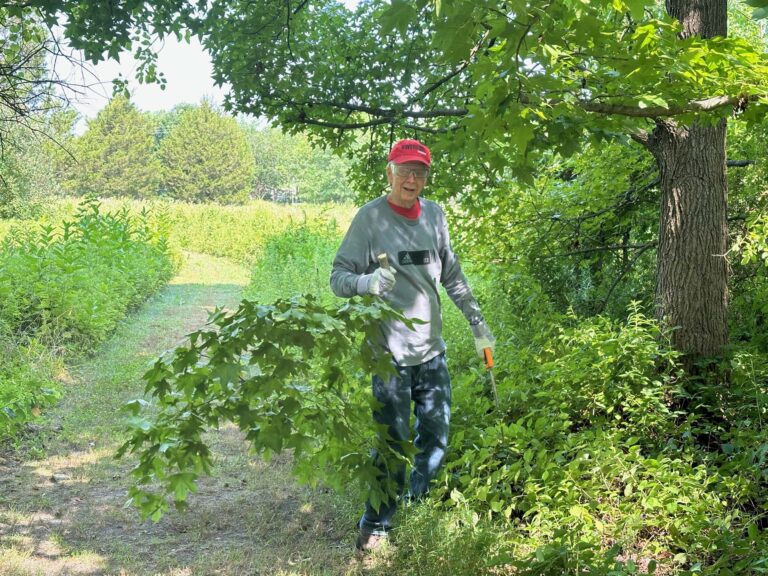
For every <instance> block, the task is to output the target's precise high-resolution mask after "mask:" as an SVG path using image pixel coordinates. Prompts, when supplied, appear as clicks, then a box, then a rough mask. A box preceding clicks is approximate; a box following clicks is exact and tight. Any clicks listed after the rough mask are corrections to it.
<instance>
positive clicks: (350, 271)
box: [331, 212, 370, 298]
mask: <svg viewBox="0 0 768 576" xmlns="http://www.w3.org/2000/svg"><path fill="white" fill-rule="evenodd" d="M369 245H370V237H369V234H368V231H367V230H366V226H365V225H364V223H363V217H362V216H361V214H360V212H358V213H357V214H356V215H355V217H354V218H353V219H352V223H351V224H350V225H349V229H348V230H347V233H346V235H345V236H344V240H342V242H341V246H339V250H338V251H337V252H336V257H335V258H334V259H333V267H332V269H331V290H333V293H334V294H336V296H340V297H342V298H351V297H352V296H357V295H358V289H357V284H358V280H359V279H360V276H361V275H362V274H365V273H366V272H368V268H369V266H370V257H369V255H370V247H369Z"/></svg>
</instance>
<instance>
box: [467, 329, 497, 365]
mask: <svg viewBox="0 0 768 576" xmlns="http://www.w3.org/2000/svg"><path fill="white" fill-rule="evenodd" d="M471 328H472V335H473V336H474V337H475V350H477V353H478V355H479V356H480V358H485V354H484V353H483V350H485V349H486V348H490V349H491V352H493V350H494V348H496V338H494V337H493V334H491V329H490V328H488V324H486V323H485V322H480V323H479V324H472V325H471Z"/></svg>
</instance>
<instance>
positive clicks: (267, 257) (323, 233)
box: [246, 219, 342, 303]
mask: <svg viewBox="0 0 768 576" xmlns="http://www.w3.org/2000/svg"><path fill="white" fill-rule="evenodd" d="M341 239H342V234H341V231H340V230H339V229H338V226H337V224H336V222H335V221H327V220H321V219H314V220H310V219H305V220H304V221H301V222H293V223H291V224H289V225H288V226H287V227H286V228H285V230H283V231H282V232H281V233H279V234H276V235H274V236H272V237H271V238H269V239H268V240H267V242H266V245H265V247H264V250H263V253H262V255H261V257H260V259H259V260H258V261H257V262H256V264H255V266H254V267H253V270H252V272H251V283H250V285H249V287H248V288H247V290H246V296H247V297H249V298H253V299H255V300H258V301H260V302H272V301H274V300H277V299H279V298H288V297H291V296H295V295H298V294H312V295H313V296H315V297H317V298H318V299H319V300H320V301H321V302H324V303H329V302H331V301H333V299H334V296H333V295H332V293H331V290H330V287H329V277H330V271H331V265H332V263H333V258H334V256H335V254H336V250H337V249H338V247H339V244H340V243H341Z"/></svg>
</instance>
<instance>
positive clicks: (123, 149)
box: [64, 96, 160, 198]
mask: <svg viewBox="0 0 768 576" xmlns="http://www.w3.org/2000/svg"><path fill="white" fill-rule="evenodd" d="M154 131H155V128H154V126H153V125H152V124H151V123H150V122H149V121H148V119H147V118H146V116H145V115H143V114H142V113H141V112H139V111H138V110H137V109H136V107H135V106H134V105H133V103H131V101H130V100H129V99H128V98H127V97H125V96H115V97H114V98H112V100H110V102H109V104H107V106H105V107H104V108H103V109H102V110H101V111H100V112H99V113H98V115H97V116H96V118H95V119H94V120H92V121H90V122H89V123H88V129H87V130H86V132H85V133H84V134H83V135H82V136H81V137H80V138H78V139H77V140H75V142H74V143H73V153H74V155H75V161H76V163H74V164H73V165H72V168H71V171H70V173H69V174H68V177H67V179H66V180H65V181H64V187H65V188H66V189H67V190H69V191H70V192H72V193H75V194H77V195H85V194H93V195H99V196H117V197H129V198H146V197H148V196H151V195H154V194H155V192H156V190H157V188H158V185H159V179H158V178H159V176H158V175H159V172H160V170H159V168H160V167H159V164H158V161H157V159H156V158H155V156H154V154H153V148H154V136H153V134H154Z"/></svg>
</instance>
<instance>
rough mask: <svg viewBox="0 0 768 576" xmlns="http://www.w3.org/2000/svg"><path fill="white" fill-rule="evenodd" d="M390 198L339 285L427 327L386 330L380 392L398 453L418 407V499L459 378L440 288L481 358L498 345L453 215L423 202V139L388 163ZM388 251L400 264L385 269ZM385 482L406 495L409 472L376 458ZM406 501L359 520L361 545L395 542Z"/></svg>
mask: <svg viewBox="0 0 768 576" xmlns="http://www.w3.org/2000/svg"><path fill="white" fill-rule="evenodd" d="M387 160H388V163H387V167H386V173H387V181H388V182H389V193H388V194H387V195H386V197H379V198H376V199H375V200H373V201H371V202H368V203H367V204H366V205H365V206H363V207H362V208H360V210H359V211H358V213H357V214H356V215H355V217H354V219H353V220H352V223H351V224H350V227H349V230H348V231H347V234H346V236H345V238H344V240H343V242H342V243H341V246H340V247H339V250H338V252H337V254H336V258H335V259H334V261H333V271H332V272H331V288H332V289H333V291H334V293H335V294H336V295H337V296H341V297H346V298H349V297H352V296H357V295H363V294H374V295H376V296H380V297H381V298H383V299H384V300H386V301H387V302H388V303H389V304H390V305H391V306H392V307H393V308H395V309H396V310H399V311H401V312H402V313H403V315H404V316H405V317H407V318H418V319H420V320H422V321H423V322H424V323H422V324H416V325H415V326H414V328H413V329H410V328H408V327H407V326H405V325H404V324H403V323H402V322H399V321H398V322H391V323H385V324H383V325H382V326H381V336H382V342H381V344H382V346H383V347H384V349H386V350H387V351H388V352H389V353H391V355H392V359H393V362H394V367H395V372H396V375H395V376H388V377H386V379H382V378H381V377H379V376H374V377H373V395H374V397H375V399H376V400H377V401H378V402H379V403H380V407H379V408H378V409H377V410H376V411H375V413H374V415H373V416H374V419H375V420H376V421H377V422H378V423H380V424H383V425H385V426H386V427H387V429H388V432H389V435H390V437H391V440H392V446H393V447H395V448H396V446H397V444H398V443H402V442H404V441H407V440H409V438H410V410H411V402H413V403H414V413H415V415H416V424H415V429H416V438H415V440H414V445H415V446H416V448H417V450H418V453H417V455H416V456H415V458H414V462H413V467H412V468H413V469H412V471H411V476H410V491H409V496H410V498H418V497H420V496H422V495H423V494H424V493H426V491H427V489H428V487H429V483H430V481H431V480H432V479H433V478H434V477H435V476H436V475H437V472H438V471H439V469H440V467H441V466H442V465H443V462H444V461H445V451H446V448H447V445H448V423H449V420H450V413H451V381H450V377H449V375H448V369H447V365H446V361H445V348H446V347H445V342H444V341H443V338H442V318H441V313H440V298H439V295H438V285H439V284H442V285H443V287H444V288H445V290H446V292H447V293H448V296H449V297H450V298H451V300H453V302H454V303H455V304H456V306H458V308H459V309H460V310H461V311H462V312H463V314H464V316H465V317H466V318H467V320H468V321H469V323H470V325H471V327H472V332H473V334H474V336H475V346H476V348H477V351H478V353H479V354H480V356H482V355H483V350H484V349H485V348H491V349H493V346H494V343H495V339H494V338H493V335H492V334H491V332H490V330H489V329H488V327H487V325H486V324H485V322H484V320H483V316H482V314H481V313H480V307H479V306H478V304H477V301H476V300H475V298H474V296H473V295H472V291H471V290H470V288H469V286H468V284H467V279H466V277H465V276H464V274H463V272H462V271H461V266H460V265H459V260H458V259H457V257H456V255H455V254H454V252H453V250H452V249H451V242H450V239H449V237H448V227H447V224H446V220H445V214H444V213H443V210H442V209H441V208H440V207H439V206H438V205H437V204H435V203H434V202H431V201H429V200H424V199H422V198H419V196H420V194H421V192H422V190H423V189H424V185H425V184H426V182H427V177H428V176H429V169H430V166H431V163H432V160H431V154H430V151H429V149H428V148H427V147H426V146H425V145H424V144H422V143H421V142H419V141H417V140H400V141H399V142H397V143H396V144H395V145H394V146H393V147H392V150H391V152H390V153H389V156H388V158H387ZM380 254H386V255H387V258H388V260H389V263H390V268H389V269H387V268H383V267H381V266H380V265H379V260H378V257H379V255H380ZM374 459H375V461H376V462H377V465H379V467H380V469H381V470H382V476H383V477H384V478H383V479H382V481H386V480H387V479H390V480H394V481H395V482H396V484H397V486H398V489H399V493H400V494H402V493H403V489H404V484H405V469H404V467H398V468H397V469H396V470H388V469H387V468H386V467H385V466H384V464H383V463H382V462H381V460H380V459H378V458H377V457H376V455H375V454H374ZM396 506H397V502H396V501H392V500H390V501H389V502H385V503H382V504H381V506H380V508H379V509H378V510H376V509H374V507H373V506H372V505H371V503H370V502H367V503H366V505H365V512H364V513H363V516H362V518H361V519H360V522H359V524H358V526H359V529H360V532H359V536H358V539H357V548H358V549H359V550H363V551H367V550H371V549H373V548H376V547H377V546H378V545H379V544H381V543H382V542H383V541H384V539H386V536H387V532H388V531H389V530H390V528H391V527H392V516H393V515H394V513H395V510H396Z"/></svg>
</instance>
